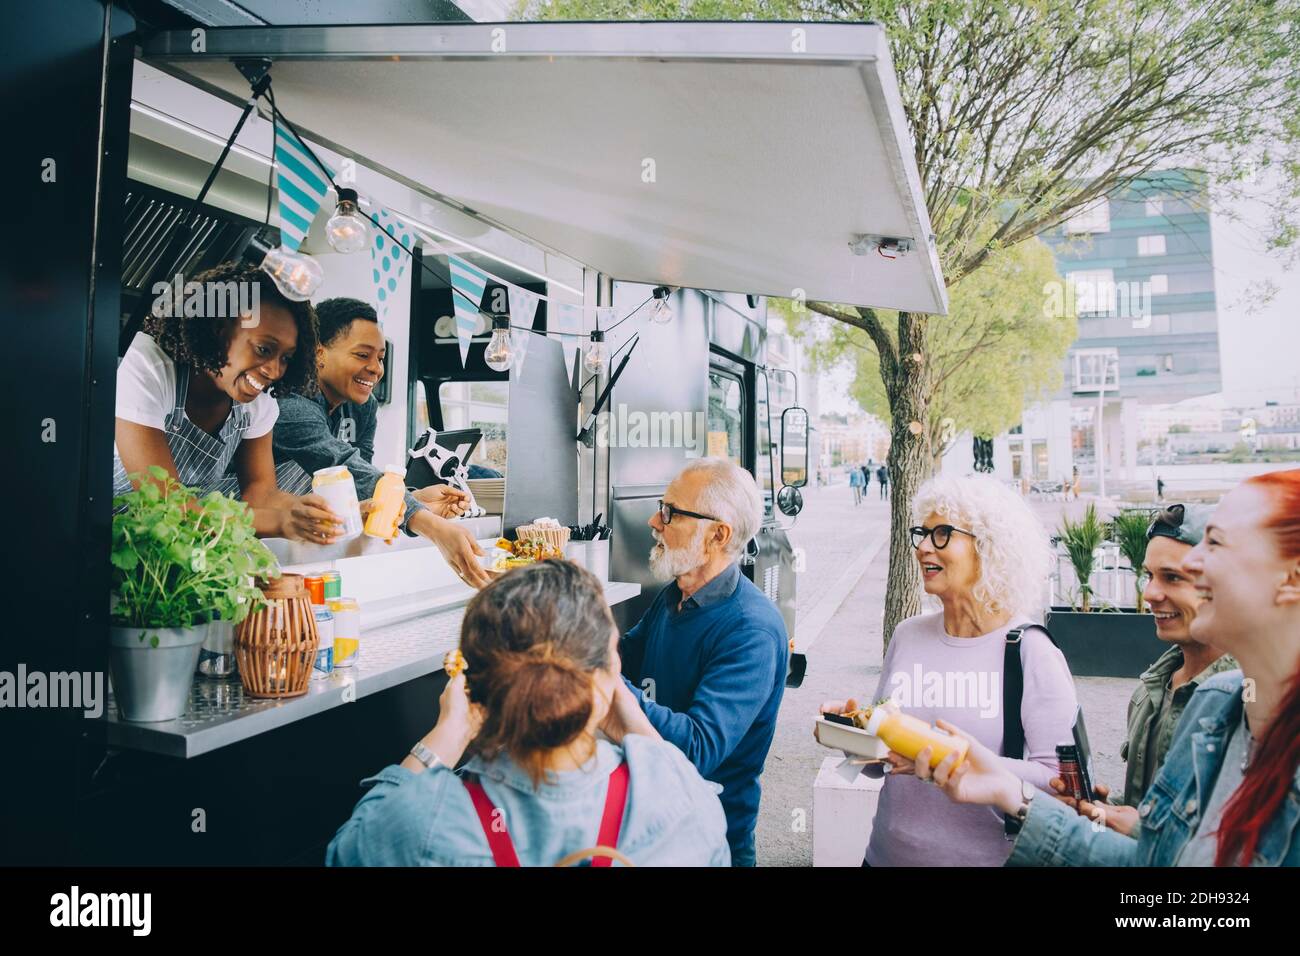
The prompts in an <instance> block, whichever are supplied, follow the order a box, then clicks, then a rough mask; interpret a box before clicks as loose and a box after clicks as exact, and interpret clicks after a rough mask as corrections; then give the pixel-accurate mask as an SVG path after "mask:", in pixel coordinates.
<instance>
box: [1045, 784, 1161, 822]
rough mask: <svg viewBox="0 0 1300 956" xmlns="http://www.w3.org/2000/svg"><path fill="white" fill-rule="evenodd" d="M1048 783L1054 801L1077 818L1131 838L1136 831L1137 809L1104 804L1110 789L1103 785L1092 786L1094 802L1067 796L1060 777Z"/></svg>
mask: <svg viewBox="0 0 1300 956" xmlns="http://www.w3.org/2000/svg"><path fill="white" fill-rule="evenodd" d="M1049 783H1050V784H1051V787H1052V789H1053V790H1055V791H1056V799H1058V800H1060V801H1061V802H1062V803H1064V804H1065V805H1066V806H1068V807H1070V808H1071V809H1072V810H1074V811H1075V812H1076V813H1077V814H1079V816H1081V817H1086V818H1088V819H1089V820H1092V821H1094V822H1099V823H1104V824H1105V825H1106V826H1107V827H1109V828H1110V829H1112V830H1114V831H1115V832H1116V833H1122V834H1124V836H1132V835H1133V831H1134V830H1136V829H1137V827H1138V823H1139V822H1140V821H1141V817H1139V816H1138V812H1137V807H1126V806H1123V805H1122V804H1116V805H1111V804H1109V803H1107V802H1106V801H1107V799H1108V798H1109V797H1110V787H1108V786H1106V785H1105V784H1104V783H1098V784H1094V785H1093V788H1092V792H1093V794H1094V795H1095V796H1096V797H1097V799H1096V801H1092V800H1075V799H1074V798H1073V797H1071V796H1069V795H1067V794H1066V793H1065V782H1064V781H1063V780H1061V778H1060V777H1053V778H1052V779H1051V780H1050V781H1049Z"/></svg>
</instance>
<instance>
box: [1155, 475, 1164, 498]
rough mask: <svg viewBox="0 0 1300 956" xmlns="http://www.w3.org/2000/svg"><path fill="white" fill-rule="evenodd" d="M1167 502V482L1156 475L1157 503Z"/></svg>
mask: <svg viewBox="0 0 1300 956" xmlns="http://www.w3.org/2000/svg"><path fill="white" fill-rule="evenodd" d="M1164 500H1165V480H1164V479H1163V478H1161V477H1160V476H1159V475H1156V501H1164Z"/></svg>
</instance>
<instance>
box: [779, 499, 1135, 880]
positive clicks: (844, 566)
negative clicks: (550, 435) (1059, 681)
mask: <svg viewBox="0 0 1300 956" xmlns="http://www.w3.org/2000/svg"><path fill="white" fill-rule="evenodd" d="M804 492H805V494H804V503H805V504H804V511H803V513H802V514H800V515H799V517H798V519H797V520H796V522H795V524H794V526H793V527H792V528H790V529H789V531H788V532H787V533H788V534H789V536H790V540H791V543H792V544H793V545H794V547H796V548H802V549H803V550H804V555H805V561H806V569H805V570H804V571H803V573H801V574H800V575H799V578H798V584H797V588H798V593H797V597H796V608H797V613H798V619H799V620H800V621H805V620H808V619H809V617H810V616H814V615H815V616H816V617H818V618H822V617H827V612H828V611H830V610H833V613H832V614H830V615H829V618H828V621H827V623H826V625H825V627H824V628H823V629H822V631H821V633H820V635H819V636H818V637H817V638H816V640H815V642H814V643H813V644H812V646H811V649H810V650H809V651H808V672H807V674H806V675H805V677H804V682H803V686H802V687H799V688H788V689H787V690H786V692H785V698H784V700H783V701H782V704H781V710H780V713H779V715H778V717H777V728H776V737H775V739H774V740H773V742H772V749H771V752H770V753H769V754H768V758H767V765H766V768H765V769H764V772H763V779H762V785H763V797H762V803H761V804H760V806H759V818H758V832H757V841H758V863H759V865H760V866H811V865H812V845H813V841H812V834H813V828H814V827H815V826H816V820H814V819H813V806H812V804H813V781H814V780H815V779H816V776H817V772H818V770H819V769H820V768H821V764H822V760H823V759H825V757H827V756H828V755H830V754H831V751H829V750H826V749H825V748H823V747H821V746H819V745H818V744H817V742H816V741H815V740H813V736H812V725H813V720H814V719H815V718H816V715H817V712H818V707H819V705H820V704H821V703H822V701H825V700H830V699H841V698H845V697H850V696H859V697H866V696H868V695H870V694H871V693H872V692H873V691H874V690H875V687H876V683H877V681H878V680H879V675H880V665H881V660H882V657H883V644H882V641H881V624H882V619H883V616H884V614H883V608H884V599H885V575H886V571H887V569H888V565H889V550H888V544H887V539H888V533H889V510H888V506H887V504H886V502H884V501H881V500H880V498H879V489H878V488H877V486H876V484H875V483H874V482H873V483H872V484H871V486H870V488H869V489H868V495H867V497H866V498H865V499H864V501H863V504H861V505H859V506H854V504H853V497H852V492H851V491H850V489H849V488H848V486H847V485H844V484H840V485H832V486H829V487H825V488H811V487H810V488H806V489H804ZM1047 504H1048V503H1042V504H1037V505H1036V506H1035V511H1036V512H1037V513H1038V514H1039V517H1040V519H1041V520H1042V521H1043V523H1044V526H1045V527H1047V528H1052V527H1053V526H1054V524H1055V523H1059V517H1058V516H1059V509H1060V508H1061V507H1062V505H1061V503H1055V509H1052V508H1050V507H1044V506H1045V505H1047ZM868 559H870V560H869V563H868ZM858 573H860V574H861V577H859V578H857V580H856V582H853V583H852V586H851V587H849V588H847V589H844V588H843V587H840V586H837V585H843V584H844V583H845V580H846V579H845V575H846V574H848V575H850V577H849V579H848V580H849V581H850V582H852V579H853V576H854V575H856V574H858ZM841 596H842V597H843V600H842V603H840V604H839V605H838V607H836V608H833V609H832V608H829V607H828V606H827V604H826V602H828V601H829V602H832V603H834V602H835V601H837V600H838V599H839V598H840V597H841ZM801 639H802V635H801ZM1136 685H1137V681H1136V680H1126V679H1113V678H1099V677H1083V678H1080V677H1076V678H1075V687H1076V689H1077V692H1078V695H1079V701H1080V703H1081V704H1082V705H1083V710H1084V713H1085V715H1086V716H1087V721H1088V734H1089V738H1090V741H1091V744H1092V747H1093V759H1094V765H1095V767H1096V770H1097V774H1098V778H1099V779H1100V780H1101V781H1102V782H1104V783H1110V784H1112V785H1113V786H1122V785H1123V779H1124V777H1123V763H1122V761H1120V759H1119V747H1120V744H1121V743H1122V742H1123V740H1124V732H1125V719H1126V711H1127V705H1128V699H1129V697H1130V696H1131V695H1132V693H1133V689H1134V687H1135V686H1136Z"/></svg>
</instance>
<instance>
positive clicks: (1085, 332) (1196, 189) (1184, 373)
mask: <svg viewBox="0 0 1300 956" xmlns="http://www.w3.org/2000/svg"><path fill="white" fill-rule="evenodd" d="M1211 225H1212V217H1211V214H1210V210H1209V196H1208V191H1207V187H1206V182H1205V177H1204V175H1203V174H1201V173H1199V172H1196V171H1193V170H1166V171H1162V172H1156V173H1152V174H1151V175H1149V176H1147V177H1145V178H1143V179H1141V180H1139V181H1137V182H1135V183H1133V184H1132V185H1131V186H1129V187H1127V188H1125V189H1123V190H1121V191H1119V192H1118V193H1116V194H1113V195H1111V196H1108V197H1104V198H1102V199H1101V200H1099V201H1097V202H1095V203H1093V204H1091V205H1090V206H1088V207H1086V208H1085V209H1084V210H1082V211H1081V212H1079V213H1078V214H1076V215H1075V216H1074V217H1072V218H1071V219H1070V220H1068V221H1067V222H1066V223H1065V224H1064V225H1062V226H1061V227H1060V228H1058V229H1055V230H1053V231H1051V232H1049V233H1047V234H1045V235H1044V236H1043V239H1044V240H1045V241H1046V242H1047V243H1048V245H1049V246H1050V247H1051V248H1052V251H1053V254H1054V255H1055V258H1056V263H1057V269H1058V271H1059V272H1060V273H1061V276H1062V278H1063V279H1064V282H1063V283H1062V284H1061V287H1060V288H1054V289H1045V290H1044V296H1045V301H1044V304H1045V307H1046V308H1053V307H1056V308H1063V309H1067V310H1068V309H1070V308H1073V309H1074V310H1075V312H1076V314H1077V315H1078V324H1079V331H1078V339H1077V340H1076V341H1075V342H1074V344H1073V345H1072V346H1071V347H1070V350H1069V353H1068V354H1067V356H1066V358H1065V369H1064V381H1063V385H1062V388H1061V389H1060V391H1059V392H1058V393H1057V394H1056V395H1054V396H1053V397H1052V398H1051V399H1050V400H1049V401H1048V402H1045V403H1042V404H1039V405H1038V406H1036V407H1032V408H1027V409H1026V411H1025V415H1024V418H1023V420H1022V422H1021V425H1020V426H1019V428H1017V429H1015V430H1014V431H1013V432H1011V433H1008V434H1006V435H1002V436H998V437H997V438H996V439H995V441H994V456H993V461H994V474H996V475H998V476H999V477H1001V478H1003V479H1004V480H1021V479H1028V480H1030V481H1055V480H1059V479H1062V478H1063V477H1064V476H1072V475H1073V474H1074V471H1075V469H1076V468H1077V469H1078V473H1079V476H1080V480H1081V482H1082V484H1083V485H1085V486H1086V487H1089V488H1092V489H1094V490H1104V482H1105V480H1106V479H1109V480H1111V481H1117V480H1123V481H1134V480H1137V478H1138V475H1137V472H1136V469H1137V466H1138V465H1139V463H1140V461H1139V454H1138V448H1139V444H1140V443H1141V442H1142V441H1143V440H1145V441H1147V442H1148V443H1150V442H1151V441H1152V439H1153V434H1152V430H1153V429H1154V428H1156V427H1158V426H1157V425H1155V424H1144V423H1143V418H1144V416H1143V414H1142V411H1143V408H1144V407H1145V406H1167V405H1172V404H1175V403H1179V402H1183V401H1185V400H1187V399H1192V398H1196V397H1198V396H1205V395H1210V394H1214V393H1216V392H1219V391H1220V390H1221V388H1222V381H1221V375H1220V363H1219V334H1218V313H1217V306H1216V300H1215V278H1214V265H1213V241H1212V239H1211V232H1212V228H1211ZM1192 424H1196V425H1198V426H1200V425H1201V424H1202V423H1201V422H1200V421H1199V420H1198V421H1197V422H1194V423H1188V427H1189V430H1191V425H1192ZM1213 430H1215V431H1220V430H1221V429H1220V427H1219V425H1218V423H1215V424H1214V426H1213ZM1099 438H1100V441H1099ZM970 444H971V443H970V442H969V441H963V442H959V443H958V446H957V448H955V449H954V451H953V452H952V453H950V455H949V456H948V458H951V459H952V461H951V462H949V461H948V458H945V462H944V469H945V470H953V471H969V470H971V468H972V467H973V454H972V452H971V449H970V447H969V446H970ZM1099 446H1100V448H1099ZM1099 458H1103V459H1104V462H1105V469H1104V472H1105V474H1104V475H1102V474H1100V473H1099V468H1098V462H1099Z"/></svg>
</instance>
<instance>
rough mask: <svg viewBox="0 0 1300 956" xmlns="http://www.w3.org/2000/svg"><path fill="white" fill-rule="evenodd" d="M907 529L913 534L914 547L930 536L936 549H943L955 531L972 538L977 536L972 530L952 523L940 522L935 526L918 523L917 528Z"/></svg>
mask: <svg viewBox="0 0 1300 956" xmlns="http://www.w3.org/2000/svg"><path fill="white" fill-rule="evenodd" d="M907 530H908V532H909V533H910V534H911V535H912V547H914V548H919V547H920V546H921V542H922V541H924V540H925V539H926V538H929V539H930V540H931V541H933V542H934V549H935V550H936V551H942V550H943V549H944V548H946V547H948V542H949V541H951V540H952V535H953V532H954V531H955V532H956V533H957V534H964V535H966V536H968V537H971V538H973V537H975V535H973V534H971V532H969V531H966V530H965V529H963V528H954V527H953V526H952V525H950V524H938V525H935V526H934V527H933V528H926V527H923V526H921V525H917V526H916V527H915V528H908V529H907Z"/></svg>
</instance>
